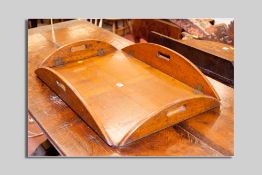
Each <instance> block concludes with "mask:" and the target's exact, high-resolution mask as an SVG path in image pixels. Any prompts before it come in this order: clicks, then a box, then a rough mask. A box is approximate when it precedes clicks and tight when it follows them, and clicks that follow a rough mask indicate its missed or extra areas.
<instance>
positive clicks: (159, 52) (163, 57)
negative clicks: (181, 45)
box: [156, 51, 170, 61]
mask: <svg viewBox="0 0 262 175" xmlns="http://www.w3.org/2000/svg"><path fill="white" fill-rule="evenodd" d="M156 55H157V57H158V58H160V59H163V60H166V61H169V60H170V55H169V54H165V53H163V52H161V51H158V52H157V54H156Z"/></svg>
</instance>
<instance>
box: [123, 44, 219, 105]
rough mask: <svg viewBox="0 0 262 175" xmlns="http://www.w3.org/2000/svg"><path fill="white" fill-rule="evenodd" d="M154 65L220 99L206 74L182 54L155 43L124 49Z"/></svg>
mask: <svg viewBox="0 0 262 175" xmlns="http://www.w3.org/2000/svg"><path fill="white" fill-rule="evenodd" d="M122 50H123V51H124V52H126V53H127V54H128V55H131V56H133V57H135V58H137V59H139V60H141V61H143V62H145V63H147V64H149V65H151V66H152V67H155V68H156V69H158V70H160V71H162V72H163V73H166V74H168V75H170V76H171V77H173V78H175V79H177V80H179V81H181V82H183V83H185V84H187V85H189V86H191V87H192V88H194V89H195V90H196V91H198V92H200V93H204V94H206V95H210V96H212V97H214V98H216V99H217V100H220V98H219V96H218V94H217V92H216V91H215V89H214V88H213V86H212V85H211V84H210V82H209V81H208V80H207V78H206V77H205V75H204V74H203V73H202V72H201V71H200V70H199V69H198V68H197V67H196V66H195V65H194V64H193V63H192V62H191V61H189V60H188V59H186V58H185V57H184V56H182V55H181V54H179V53H177V52H175V51H173V50H171V49H168V48H166V47H163V46H161V45H158V44H153V43H139V44H134V45H130V46H127V47H125V48H123V49H122Z"/></svg>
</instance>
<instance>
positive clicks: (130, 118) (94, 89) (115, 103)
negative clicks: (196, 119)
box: [53, 50, 206, 141]
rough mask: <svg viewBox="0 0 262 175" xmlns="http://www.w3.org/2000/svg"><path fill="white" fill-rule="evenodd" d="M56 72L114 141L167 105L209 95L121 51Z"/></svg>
mask: <svg viewBox="0 0 262 175" xmlns="http://www.w3.org/2000/svg"><path fill="white" fill-rule="evenodd" d="M53 69H55V70H56V71H57V72H58V73H59V74H60V75H61V76H62V77H64V78H65V79H66V80H67V81H68V82H69V83H70V84H71V85H72V86H73V87H74V88H75V89H76V90H77V91H78V93H79V94H80V95H81V97H83V99H84V100H85V102H86V104H87V105H88V110H89V111H90V112H92V114H93V115H95V116H94V117H97V118H99V120H100V121H101V122H102V123H103V125H104V129H105V130H106V132H107V133H108V134H109V135H114V137H113V138H112V139H113V140H114V141H118V140H121V138H123V136H124V135H125V134H126V133H127V132H128V131H129V130H130V129H131V128H132V127H134V126H135V125H136V124H137V122H138V121H141V120H143V119H146V118H147V117H148V116H149V115H150V114H152V113H154V112H156V111H158V110H159V109H161V108H163V107H164V106H165V105H168V104H170V103H172V102H175V101H177V100H181V99H186V98H189V97H194V96H198V97H199V96H206V95H204V94H199V93H196V91H195V90H194V89H193V88H192V87H190V86H188V85H186V84H184V83H182V82H180V81H178V80H176V79H174V78H173V77H171V76H169V75H167V74H164V73H162V72H161V71H159V70H157V69H155V68H153V67H151V66H150V65H147V64H146V63H144V62H142V61H140V60H138V59H136V58H134V57H131V56H129V55H127V54H126V53H124V52H123V51H121V50H118V51H115V52H113V53H110V54H107V55H104V56H99V57H92V58H88V59H84V60H81V61H77V62H72V63H68V64H65V65H64V66H63V67H54V68H53Z"/></svg>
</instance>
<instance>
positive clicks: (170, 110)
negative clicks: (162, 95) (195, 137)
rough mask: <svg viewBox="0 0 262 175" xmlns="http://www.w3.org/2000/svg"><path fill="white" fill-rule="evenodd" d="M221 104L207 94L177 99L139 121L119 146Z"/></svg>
mask: <svg viewBox="0 0 262 175" xmlns="http://www.w3.org/2000/svg"><path fill="white" fill-rule="evenodd" d="M219 104H220V103H219V101H218V100H217V99H215V98H213V97H210V96H206V95H199V96H197V97H192V98H188V99H181V100H179V101H175V102H173V103H172V104H168V105H166V106H164V107H163V108H162V109H159V110H158V111H155V112H154V113H152V114H150V115H149V116H148V117H147V118H146V119H145V120H142V121H139V122H138V123H137V124H136V125H135V126H134V127H133V128H132V129H131V130H130V131H129V132H128V133H127V134H126V135H125V137H124V138H123V139H122V140H121V142H120V143H119V145H118V146H124V145H127V144H129V143H131V142H133V141H136V140H138V139H141V138H143V137H145V136H147V135H150V134H152V133H154V132H157V131H159V130H162V129H165V128H167V127H170V126H172V125H174V124H176V123H179V122H181V121H184V120H186V119H189V118H191V117H193V116H196V115H198V114H200V113H203V112H206V111H208V110H211V109H213V108H216V107H218V106H219Z"/></svg>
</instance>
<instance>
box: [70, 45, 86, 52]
mask: <svg viewBox="0 0 262 175" xmlns="http://www.w3.org/2000/svg"><path fill="white" fill-rule="evenodd" d="M85 49H86V45H84V44H83V45H81V46H75V47H72V48H71V52H77V51H81V50H85Z"/></svg>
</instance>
